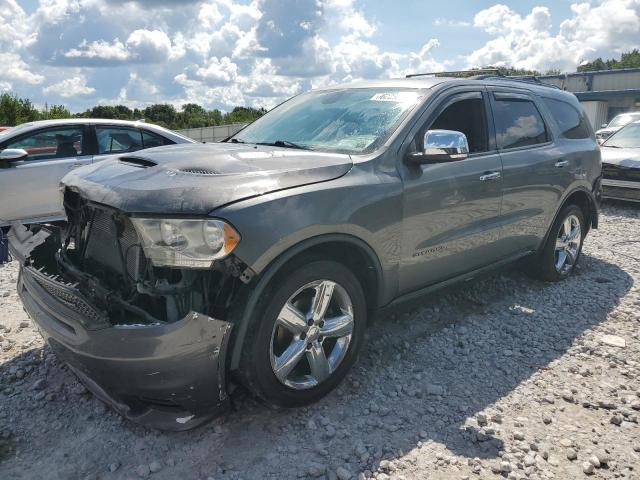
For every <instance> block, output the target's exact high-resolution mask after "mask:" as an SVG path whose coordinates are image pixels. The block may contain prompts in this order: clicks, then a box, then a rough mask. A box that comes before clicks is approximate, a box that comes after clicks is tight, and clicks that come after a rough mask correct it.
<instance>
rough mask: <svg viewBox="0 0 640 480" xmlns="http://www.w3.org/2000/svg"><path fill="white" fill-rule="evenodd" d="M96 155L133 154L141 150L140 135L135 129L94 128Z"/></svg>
mask: <svg viewBox="0 0 640 480" xmlns="http://www.w3.org/2000/svg"><path fill="white" fill-rule="evenodd" d="M96 135H97V137H98V153H125V152H135V151H136V150H140V149H141V148H142V134H141V133H140V130H138V129H137V128H127V127H101V126H97V127H96Z"/></svg>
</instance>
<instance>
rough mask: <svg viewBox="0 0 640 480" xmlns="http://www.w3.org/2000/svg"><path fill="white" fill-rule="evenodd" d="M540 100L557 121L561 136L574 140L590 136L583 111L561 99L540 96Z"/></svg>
mask: <svg viewBox="0 0 640 480" xmlns="http://www.w3.org/2000/svg"><path fill="white" fill-rule="evenodd" d="M542 100H543V101H544V103H545V105H546V106H547V108H548V109H549V111H550V112H551V115H553V118H555V120H556V122H557V123H558V126H559V127H560V131H561V132H562V136H563V137H565V138H569V139H572V140H576V139H579V138H589V137H590V136H591V129H590V128H589V124H588V123H587V119H586V116H585V114H584V113H583V112H580V111H578V109H576V108H575V107H574V106H573V105H570V104H568V103H567V102H563V101H562V100H555V99H553V98H546V97H542Z"/></svg>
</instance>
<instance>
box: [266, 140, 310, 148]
mask: <svg viewBox="0 0 640 480" xmlns="http://www.w3.org/2000/svg"><path fill="white" fill-rule="evenodd" d="M256 145H266V146H268V147H283V148H296V149H298V150H311V149H310V148H309V147H305V146H304V145H298V144H297V143H293V142H290V141H288V140H276V141H275V142H259V143H256Z"/></svg>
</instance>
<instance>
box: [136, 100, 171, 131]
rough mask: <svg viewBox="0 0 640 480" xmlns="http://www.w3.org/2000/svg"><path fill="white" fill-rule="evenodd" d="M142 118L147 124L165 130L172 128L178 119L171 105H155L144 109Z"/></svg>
mask: <svg viewBox="0 0 640 480" xmlns="http://www.w3.org/2000/svg"><path fill="white" fill-rule="evenodd" d="M142 116H143V117H144V119H145V120H146V121H147V122H151V123H157V124H158V125H162V126H163V127H167V128H174V125H176V120H177V118H178V112H177V111H176V109H175V107H174V106H173V105H170V104H168V103H156V104H155V105H151V106H149V107H147V108H145V109H144V110H143V111H142Z"/></svg>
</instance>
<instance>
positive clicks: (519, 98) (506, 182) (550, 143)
mask: <svg viewBox="0 0 640 480" xmlns="http://www.w3.org/2000/svg"><path fill="white" fill-rule="evenodd" d="M489 92H490V98H491V106H492V110H493V119H494V124H495V132H496V145H497V147H498V151H499V152H500V157H501V158H502V165H503V176H504V178H503V197H502V217H503V218H502V219H503V222H504V227H503V231H502V237H503V242H502V244H503V247H504V249H505V253H507V254H516V253H518V252H525V251H529V250H535V249H536V248H537V247H538V245H539V243H540V239H541V238H543V237H544V235H545V234H546V232H547V229H548V228H549V223H550V221H551V219H552V217H553V215H554V214H555V209H556V207H557V206H558V203H559V201H560V198H561V196H562V193H563V192H564V190H565V189H566V188H567V179H568V174H567V171H568V162H567V163H565V162H566V159H565V158H563V150H562V149H561V148H560V147H559V146H558V145H557V144H556V143H554V138H553V133H552V130H551V128H550V127H549V124H548V121H547V120H545V118H544V116H543V114H542V112H543V111H545V109H544V106H543V105H542V103H541V101H540V99H539V98H538V97H537V96H535V95H533V94H531V93H530V92H528V91H526V90H520V89H509V88H504V87H490V88H489Z"/></svg>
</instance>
